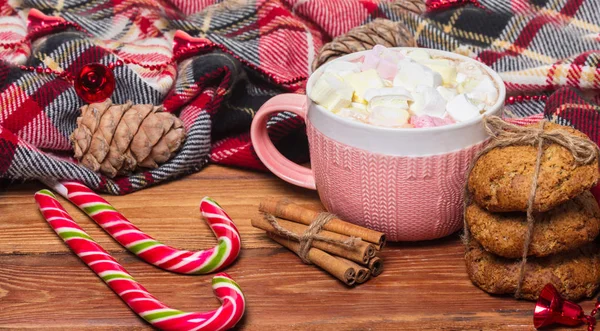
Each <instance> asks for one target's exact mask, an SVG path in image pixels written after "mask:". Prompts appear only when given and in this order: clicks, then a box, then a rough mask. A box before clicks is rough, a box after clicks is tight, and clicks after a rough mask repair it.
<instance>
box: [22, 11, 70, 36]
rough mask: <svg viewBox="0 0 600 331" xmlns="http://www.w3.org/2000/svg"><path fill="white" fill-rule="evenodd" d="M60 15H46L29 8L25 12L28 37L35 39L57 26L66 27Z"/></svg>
mask: <svg viewBox="0 0 600 331" xmlns="http://www.w3.org/2000/svg"><path fill="white" fill-rule="evenodd" d="M66 22H67V21H66V20H65V19H64V18H62V17H56V16H48V15H45V14H44V13H42V12H41V11H39V10H37V9H35V8H31V9H29V14H27V33H28V38H29V39H36V38H38V37H41V36H43V35H45V34H47V33H49V32H52V31H54V30H55V29H56V28H59V27H64V28H66V27H68V25H67V24H66Z"/></svg>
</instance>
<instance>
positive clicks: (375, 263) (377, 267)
mask: <svg viewBox="0 0 600 331" xmlns="http://www.w3.org/2000/svg"><path fill="white" fill-rule="evenodd" d="M369 270H370V271H371V276H373V277H377V276H379V275H381V273H382V272H383V260H382V259H381V258H379V257H374V258H372V259H371V261H369Z"/></svg>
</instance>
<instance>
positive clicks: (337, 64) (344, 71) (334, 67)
mask: <svg viewBox="0 0 600 331" xmlns="http://www.w3.org/2000/svg"><path fill="white" fill-rule="evenodd" d="M360 67H361V65H360V63H355V62H350V61H334V62H331V63H330V64H327V67H325V71H324V73H334V74H337V75H338V76H340V77H344V76H347V75H349V74H351V73H354V72H360Z"/></svg>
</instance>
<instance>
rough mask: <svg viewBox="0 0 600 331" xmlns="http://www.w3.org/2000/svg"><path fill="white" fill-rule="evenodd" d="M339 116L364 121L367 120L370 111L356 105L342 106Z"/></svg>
mask: <svg viewBox="0 0 600 331" xmlns="http://www.w3.org/2000/svg"><path fill="white" fill-rule="evenodd" d="M337 114H338V115H339V116H342V117H346V118H349V119H352V120H358V121H361V122H364V121H366V120H367V116H369V113H368V112H367V111H366V109H359V108H355V107H349V108H342V109H341V110H340V111H339V112H338V113H337Z"/></svg>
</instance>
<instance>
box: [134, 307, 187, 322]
mask: <svg viewBox="0 0 600 331" xmlns="http://www.w3.org/2000/svg"><path fill="white" fill-rule="evenodd" d="M185 314H187V313H186V312H183V311H181V310H176V309H170V310H166V311H160V312H156V313H150V314H147V315H142V317H143V318H144V319H145V320H146V321H148V322H150V323H156V320H158V319H163V318H165V317H176V316H179V315H185Z"/></svg>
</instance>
